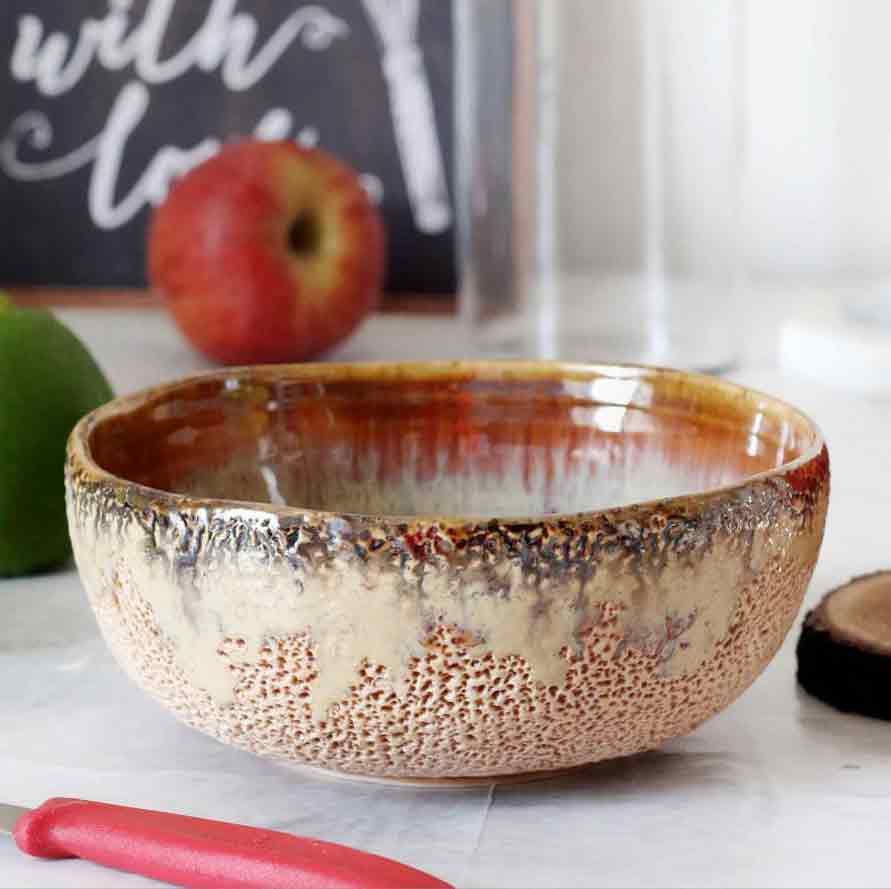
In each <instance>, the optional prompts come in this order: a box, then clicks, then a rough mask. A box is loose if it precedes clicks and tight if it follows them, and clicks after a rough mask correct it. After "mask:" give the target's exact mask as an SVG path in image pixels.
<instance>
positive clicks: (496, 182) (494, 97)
mask: <svg viewBox="0 0 891 889" xmlns="http://www.w3.org/2000/svg"><path fill="white" fill-rule="evenodd" d="M740 7H741V4H739V3H737V2H735V0H684V2H682V3H676V2H671V0H597V2H592V0H456V5H455V23H456V24H455V27H456V41H455V42H456V123H457V151H456V157H457V170H456V181H457V184H458V188H457V197H458V205H459V220H458V227H459V255H460V279H461V291H460V306H461V313H462V315H463V318H464V319H465V321H466V323H467V325H468V328H469V333H470V335H471V336H472V338H473V344H474V346H475V349H476V351H477V352H479V353H480V354H483V355H488V356H493V357H495V356H499V357H505V356H506V357H511V356H516V357H520V356H522V357H540V358H561V359H569V360H601V361H639V362H646V363H650V364H661V365H671V366H677V367H684V368H695V369H703V370H718V369H722V368H725V367H727V366H728V365H730V364H731V363H732V361H733V359H734V356H735V352H736V344H735V342H734V322H733V317H734V314H735V313H736V312H737V311H738V310H739V307H738V296H737V294H738V288H739V283H740V282H739V238H738V228H739V209H740V208H739V204H740V185H741V138H740V136H741V121H742V113H741V110H742V101H741V93H742V86H741V77H740V75H741V71H740V68H741V63H740V45H739V44H740V41H739V39H738V36H739V31H740V22H739V21H738V18H739V15H740Z"/></svg>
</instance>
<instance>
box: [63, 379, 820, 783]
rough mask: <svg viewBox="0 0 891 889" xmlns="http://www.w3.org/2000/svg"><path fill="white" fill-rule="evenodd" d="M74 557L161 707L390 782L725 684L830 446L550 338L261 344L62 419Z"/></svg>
mask: <svg viewBox="0 0 891 889" xmlns="http://www.w3.org/2000/svg"><path fill="white" fill-rule="evenodd" d="M66 484H67V497H68V515H69V523H70V528H71V537H72V540H73V544H74V552H75V555H76V559H77V564H78V568H79V570H80V573H81V576H82V578H83V583H84V586H85V587H86V590H87V593H88V595H89V599H90V602H91V604H92V607H93V609H94V611H95V613H96V617H97V619H98V622H99V625H100V627H101V629H102V632H103V634H104V636H105V638H106V640H107V642H108V644H109V646H110V647H111V650H112V651H113V653H114V655H115V657H116V658H117V659H118V661H119V662H120V663H121V665H122V666H123V667H124V669H125V670H126V671H127V672H128V673H129V675H130V676H131V677H132V678H133V679H134V680H135V681H136V682H137V683H138V684H139V685H140V686H141V687H142V688H143V689H145V690H146V691H147V692H148V693H149V694H150V695H152V696H153V697H154V698H156V699H157V700H159V701H160V702H161V703H162V704H164V705H165V706H166V707H168V708H169V709H170V710H172V711H173V712H174V713H175V714H176V715H177V716H178V717H180V718H181V719H182V720H184V721H185V722H187V723H188V724H189V725H191V726H194V727H195V728H197V729H200V730H202V731H204V732H207V733H208V734H211V735H213V736H214V737H216V738H218V739H220V740H221V741H224V742H226V743H229V744H234V745H236V746H238V747H242V748H244V749H246V750H250V751H253V752H254V753H257V754H261V755H263V756H268V757H274V758H276V759H279V760H285V761H287V762H290V763H295V764H302V765H311V766H317V767H322V768H325V769H329V770H334V771H336V772H339V773H349V774H353V775H363V776H373V777H379V778H400V779H406V778H410V779H440V780H441V779H456V778H460V779H473V778H475V777H485V778H492V777H497V776H508V775H522V774H528V773H538V772H542V771H553V770H559V769H567V768H571V767H574V766H579V765H581V764H585V763H590V762H594V761H596V760H601V759H604V758H607V757H616V756H624V755H627V754H631V753H635V752H638V751H643V750H647V749H650V748H654V747H656V746H657V745H659V744H661V743H662V742H663V741H665V740H666V739H669V738H672V737H675V736H678V735H682V734H684V733H686V732H689V731H690V730H691V729H693V728H694V727H695V726H697V725H698V724H699V723H701V722H702V721H703V720H704V719H706V718H708V717H709V716H711V715H712V714H714V713H717V712H718V711H719V710H721V709H722V708H724V707H726V706H727V705H728V704H729V703H730V702H731V701H732V700H733V699H734V698H735V697H736V696H737V695H739V694H740V693H741V692H742V691H743V690H744V689H745V688H746V687H747V686H748V685H749V684H750V683H751V682H752V681H753V680H754V679H755V677H756V676H758V674H759V673H760V672H761V671H762V670H763V669H764V667H765V666H766V664H767V663H768V661H770V659H771V657H773V655H774V653H775V652H776V651H777V649H778V647H779V646H780V643H781V642H782V640H783V637H784V636H785V634H786V632H787V631H788V629H789V627H790V625H791V623H792V621H793V619H794V617H795V615H796V612H797V611H798V609H799V606H800V604H801V600H802V596H803V594H804V591H805V587H806V586H807V584H808V580H809V578H810V576H811V571H812V569H813V567H814V563H815V561H816V558H817V553H818V550H819V548H820V542H821V538H822V535H823V525H824V519H825V515H826V507H827V498H828V494H829V462H828V456H827V451H826V448H825V446H824V443H823V440H822V437H821V435H820V432H819V431H818V430H817V429H816V427H815V426H814V425H813V424H812V423H811V422H810V421H809V420H808V419H807V418H806V417H805V416H803V415H802V414H801V413H799V412H798V411H796V410H794V409H793V408H791V407H789V406H787V405H785V404H783V403H781V402H779V401H777V400H775V399H773V398H770V397H768V396H765V395H761V394H759V393H756V392H752V391H749V390H746V389H743V388H740V387H738V386H735V385H731V384H729V383H726V382H721V381H719V380H716V379H711V378H708V377H702V376H697V375H692V374H684V373H679V372H673V371H668V370H655V369H647V368H639V367H614V366H594V365H590V366H588V365H568V364H546V363H544V364H542V363H442V364H437V363H429V364H428V363H424V364H385V365H300V366H267V367H260V368H245V369H236V370H231V369H230V370H222V371H219V372H212V373H208V374H204V375H199V376H195V377H191V378H189V379H186V380H183V381H181V382H177V383H173V384H171V385H167V386H164V387H162V388H158V389H154V390H151V391H148V392H144V393H141V394H138V395H133V396H130V397H126V398H120V399H118V400H116V401H113V402H111V403H110V404H108V405H106V406H105V407H103V408H101V409H99V410H98V411H95V412H94V413H92V414H90V415H89V416H87V417H86V418H85V419H84V420H83V421H82V422H81V423H80V424H79V425H78V426H77V428H76V429H75V430H74V432H73V434H72V437H71V440H70V445H69V452H68V463H67V471H66Z"/></svg>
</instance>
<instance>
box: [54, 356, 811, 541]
mask: <svg viewBox="0 0 891 889" xmlns="http://www.w3.org/2000/svg"><path fill="white" fill-rule="evenodd" d="M292 374H293V375H294V376H295V377H297V378H302V379H304V380H307V381H310V382H312V381H314V380H316V381H319V382H327V381H336V380H347V379H368V380H371V379H374V378H376V379H381V378H382V377H383V378H384V379H386V378H388V377H389V378H392V379H397V378H400V377H402V378H404V377H405V376H406V375H409V376H410V377H411V378H413V379H416V380H422V381H423V380H429V381H433V380H436V379H443V380H445V379H450V378H456V377H459V376H460V375H462V374H463V375H465V376H468V375H471V376H474V377H475V378H477V379H490V380H510V379H515V380H535V379H548V378H564V379H567V378H568V379H571V378H573V377H575V378H576V379H578V380H590V379H591V378H593V377H597V376H600V377H610V378H613V379H639V380H645V379H647V378H648V377H649V378H652V377H659V378H665V377H667V378H674V379H677V380H681V379H684V380H689V381H691V382H693V383H695V384H697V385H699V386H702V387H708V388H712V389H715V390H717V391H719V392H720V393H721V394H722V395H724V396H733V395H736V396H742V397H745V398H748V399H752V400H753V401H754V404H753V407H754V406H757V405H758V404H763V405H765V406H770V407H771V408H772V409H773V410H774V411H775V412H780V413H787V414H789V415H791V416H792V417H793V418H795V419H797V420H798V421H799V422H801V423H802V424H803V425H804V426H805V427H807V428H808V430H809V431H810V432H811V433H812V436H813V443H812V444H811V445H810V446H809V447H807V448H806V449H805V450H803V451H802V453H801V454H799V456H798V457H796V458H795V459H794V460H789V461H786V462H784V463H782V464H780V465H779V466H775V467H773V468H771V469H766V470H764V471H762V472H758V473H752V474H750V475H746V476H743V477H741V478H739V479H737V480H735V481H732V482H728V483H727V484H724V485H718V486H712V487H706V488H701V489H698V490H695V491H691V492H687V493H682V494H677V495H673V496H670V497H663V498H651V499H647V500H635V501H631V502H628V503H623V504H617V505H614V506H604V507H598V508H596V509H590V510H581V511H574V512H553V513H550V512H549V513H536V514H532V515H529V514H499V513H494V512H493V513H485V514H460V513H459V514H449V513H408V514H402V513H363V512H350V511H343V510H326V509H318V508H315V507H303V506H299V505H295V504H283V505H280V504H275V503H268V502H265V501H252V500H238V499H234V498H227V497H196V496H192V495H190V494H187V493H183V492H177V491H168V490H165V489H163V488H155V487H152V486H150V485H145V484H142V483H141V482H136V481H132V480H130V479H126V478H123V477H121V476H118V475H115V474H114V473H112V472H109V471H108V470H107V469H105V468H104V467H102V466H100V465H99V464H98V463H97V462H96V460H95V459H94V457H93V454H92V450H91V448H90V442H89V437H90V435H91V433H92V431H93V429H94V428H95V427H96V426H97V425H98V424H99V423H102V422H105V421H107V420H109V419H111V418H112V417H115V416H120V415H123V414H126V413H128V412H130V411H132V410H134V409H135V408H138V407H139V406H140V405H141V404H144V403H145V402H146V401H149V400H151V399H154V398H157V397H158V396H162V395H164V394H165V393H168V392H171V391H173V390H174V389H177V388H180V387H183V386H187V385H191V384H195V383H200V382H202V381H205V380H214V379H218V380H221V381H222V380H225V379H226V378H241V379H250V380H252V381H256V380H258V379H261V380H262V379H263V378H270V377H271V378H275V379H280V378H281V377H282V376H288V375H292ZM826 450H827V448H826V440H825V437H824V436H823V433H822V431H821V429H820V427H819V426H818V425H817V423H816V422H815V421H814V420H813V419H811V417H810V416H809V415H808V414H806V413H805V412H804V411H802V410H800V409H799V408H797V407H795V406H794V405H793V404H790V403H789V402H787V401H785V400H783V399H781V398H777V397H776V396H774V395H770V394H768V393H765V392H763V391H761V390H759V389H754V388H751V387H749V386H744V385H742V384H740V383H734V382H731V381H729V380H725V379H722V378H720V377H716V376H712V375H709V374H704V373H698V372H696V371H686V370H678V369H675V368H669V367H660V366H658V365H649V364H635V363H614V362H576V361H559V360H558V361H549V360H486V359H467V360H456V361H449V360H445V361H424V360H419V361H356V362H305V363H291V364H255V365H238V366H231V367H217V368H210V369H208V370H202V371H198V372H195V373H192V374H187V375H185V376H182V377H177V378H175V379H172V380H168V381H165V382H163V383H161V384H159V385H157V386H150V387H147V388H143V389H139V390H137V391H135V392H132V393H128V394H126V395H121V396H118V397H116V398H113V399H112V400H111V401H108V402H106V403H105V404H104V405H101V406H100V407H98V408H96V409H95V410H93V411H91V412H90V413H88V414H86V415H85V416H84V417H82V418H81V419H80V420H79V421H78V422H77V424H76V425H75V426H74V428H73V429H72V431H71V434H70V436H69V439H68V447H67V451H68V460H69V461H73V462H74V463H76V464H79V467H80V468H81V469H83V470H86V472H87V473H88V474H89V475H90V476H92V479H93V480H94V481H98V482H102V483H105V484H106V485H108V486H110V487H112V488H114V489H126V490H128V491H132V492H134V493H136V494H138V495H140V496H141V497H142V498H144V499H145V500H146V501H150V502H151V503H152V504H153V505H157V503H158V502H159V501H160V502H162V503H164V504H168V505H170V506H171V507H174V508H183V507H186V508H190V509H208V510H214V511H221V510H241V511H244V512H250V513H256V514H260V515H264V516H266V517H275V518H276V519H279V518H283V517H294V516H297V515H302V516H313V517H317V518H318V519H332V518H335V519H336V518H341V519H347V520H350V521H356V522H362V521H365V522H373V523H377V524H390V525H396V524H399V525H403V524H405V525H416V526H417V525H423V526H429V525H432V524H437V525H465V526H466V525H474V526H483V525H487V524H491V523H493V522H497V523H499V524H513V525H516V524H542V523H545V522H547V523H557V522H561V521H568V522H578V521H579V520H584V519H586V518H593V517H595V516H604V515H610V514H616V513H623V512H627V511H628V510H647V509H650V510H652V509H656V508H659V509H663V510H664V509H670V508H671V507H672V506H673V505H674V506H677V507H680V506H682V505H683V504H690V503H691V501H693V502H696V503H697V504H700V505H702V504H705V503H706V502H710V501H711V500H712V499H713V498H716V497H721V496H724V495H727V494H730V493H733V492H738V491H741V490H743V489H745V488H748V487H750V486H751V485H753V484H755V483H758V482H762V481H765V480H767V479H772V478H778V477H782V476H785V475H787V474H789V473H790V472H794V471H795V470H797V469H800V468H801V467H803V466H806V465H807V464H809V463H811V462H812V461H814V460H816V459H818V458H819V457H820V455H821V454H822V453H823V452H824V451H826ZM66 476H67V473H66ZM68 485H69V482H68V480H67V478H66V486H68Z"/></svg>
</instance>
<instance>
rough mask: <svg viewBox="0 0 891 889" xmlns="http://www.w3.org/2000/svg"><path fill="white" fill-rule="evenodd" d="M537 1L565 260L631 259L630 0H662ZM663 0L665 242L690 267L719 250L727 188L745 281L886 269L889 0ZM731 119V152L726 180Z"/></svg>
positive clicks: (638, 218) (633, 25)
mask: <svg viewBox="0 0 891 889" xmlns="http://www.w3.org/2000/svg"><path fill="white" fill-rule="evenodd" d="M550 2H552V3H560V4H562V12H561V15H562V16H563V21H562V26H563V27H562V32H563V44H562V52H561V66H562V67H561V77H562V82H563V85H564V89H563V96H564V99H563V104H562V107H561V112H562V149H561V164H560V167H561V169H560V201H561V221H562V225H561V234H562V243H563V250H564V255H565V256H566V258H567V261H568V262H570V263H573V264H580V263H584V262H586V261H588V260H590V259H591V258H592V257H593V258H594V259H595V260H596V261H598V262H603V261H616V262H619V263H621V262H622V261H623V260H628V259H629V258H630V259H631V260H632V261H633V260H634V257H635V252H636V251H639V249H640V243H641V234H642V226H643V225H644V222H643V216H644V215H645V214H644V212H643V208H644V206H645V204H644V202H643V200H642V182H643V181H645V177H643V172H642V168H643V166H644V165H643V164H642V161H641V158H642V157H644V156H645V155H646V151H645V149H644V145H645V143H646V138H647V136H646V133H647V130H646V123H645V120H644V117H645V115H644V114H643V110H642V106H641V95H642V93H643V85H644V84H645V82H646V79H645V78H646V75H645V65H644V56H645V51H644V48H645V46H646V44H645V40H644V38H643V37H642V35H643V34H644V33H645V27H644V20H645V7H644V6H642V4H646V3H653V2H658V0H550ZM666 9H667V12H668V15H667V18H666V22H667V25H666V29H667V30H666V33H667V38H666V39H665V40H664V44H663V45H664V46H665V47H667V49H666V51H665V53H664V55H663V57H662V63H661V64H663V65H664V69H663V70H664V71H665V92H663V94H662V98H661V100H660V101H661V103H662V114H663V118H662V120H663V123H664V126H663V127H662V128H661V130H660V132H661V133H662V135H661V137H660V138H661V143H660V157H661V158H662V161H661V162H662V164H663V171H662V172H663V174H664V176H663V179H664V182H665V183H666V185H665V189H664V190H665V196H664V200H665V204H664V206H665V211H666V214H667V218H668V221H669V225H668V229H667V231H666V237H667V240H668V243H669V250H670V251H671V250H674V252H675V253H677V254H678V255H679V256H681V257H684V256H686V257H688V258H690V257H692V259H693V261H700V260H699V259H697V256H696V255H697V253H699V254H702V253H709V252H712V251H715V250H720V249H721V245H722V244H723V243H724V242H725V241H726V230H725V228H724V226H725V225H730V223H731V220H729V219H727V218H725V217H722V215H721V212H720V208H721V206H722V204H723V205H725V206H726V205H727V204H728V203H732V202H733V195H732V194H730V193H728V192H727V187H728V186H727V185H726V183H728V182H730V183H731V187H734V186H735V185H738V187H739V201H738V206H739V211H740V214H739V215H740V219H739V223H740V224H739V226H738V228H737V231H738V232H739V238H740V248H741V251H742V253H743V255H744V258H745V265H746V267H747V269H748V270H749V272H750V273H751V274H752V275H753V276H756V277H764V278H808V279H813V278H818V277H819V278H822V277H826V276H829V275H835V274H848V273H852V272H854V273H868V274H872V273H880V272H882V271H888V270H889V269H891V0H667V4H666ZM733 66H736V67H735V68H734V67H733ZM734 77H735V78H736V80H735V81H734ZM734 82H735V83H736V86H735V87H733V90H735V94H734V93H733V92H728V85H730V84H733V83H734ZM734 114H736V115H737V120H738V122H739V124H740V128H741V132H740V133H739V135H740V139H739V140H738V144H739V145H740V146H741V148H742V152H741V156H740V158H739V164H738V165H737V166H736V167H734V168H735V169H737V170H738V176H735V177H728V175H727V169H728V165H731V166H732V165H733V164H734V163H735V162H734V157H733V156H732V155H731V154H729V153H728V152H730V151H731V149H730V147H728V146H729V144H730V143H729V142H728V141H727V140H728V134H729V133H731V126H732V120H731V118H732V117H733V115H734ZM700 259H701V257H700Z"/></svg>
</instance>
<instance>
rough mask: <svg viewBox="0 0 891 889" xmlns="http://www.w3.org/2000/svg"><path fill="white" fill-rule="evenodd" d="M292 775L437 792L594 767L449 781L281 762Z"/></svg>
mask: <svg viewBox="0 0 891 889" xmlns="http://www.w3.org/2000/svg"><path fill="white" fill-rule="evenodd" d="M279 765H282V766H284V767H285V768H286V769H289V770H290V771H295V772H300V773H302V774H305V775H311V776H313V777H316V778H322V779H327V780H329V781H353V782H357V783H361V784H383V785H388V786H390V787H425V788H431V789H437V790H449V789H461V788H464V787H486V786H489V785H496V784H504V785H508V784H531V783H533V782H535V781H547V780H548V779H550V778H562V777H564V776H566V775H572V774H574V773H576V772H583V771H585V770H587V769H590V768H591V767H592V765H593V763H583V764H582V765H580V766H568V767H567V768H564V769H550V770H545V771H541V772H517V773H516V774H509V775H477V776H468V777H446V778H410V777H409V778H391V777H387V776H382V775H360V774H354V773H352V772H340V771H337V770H336V769H325V768H322V767H321V766H310V765H299V764H297V763H291V762H280V763H279Z"/></svg>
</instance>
